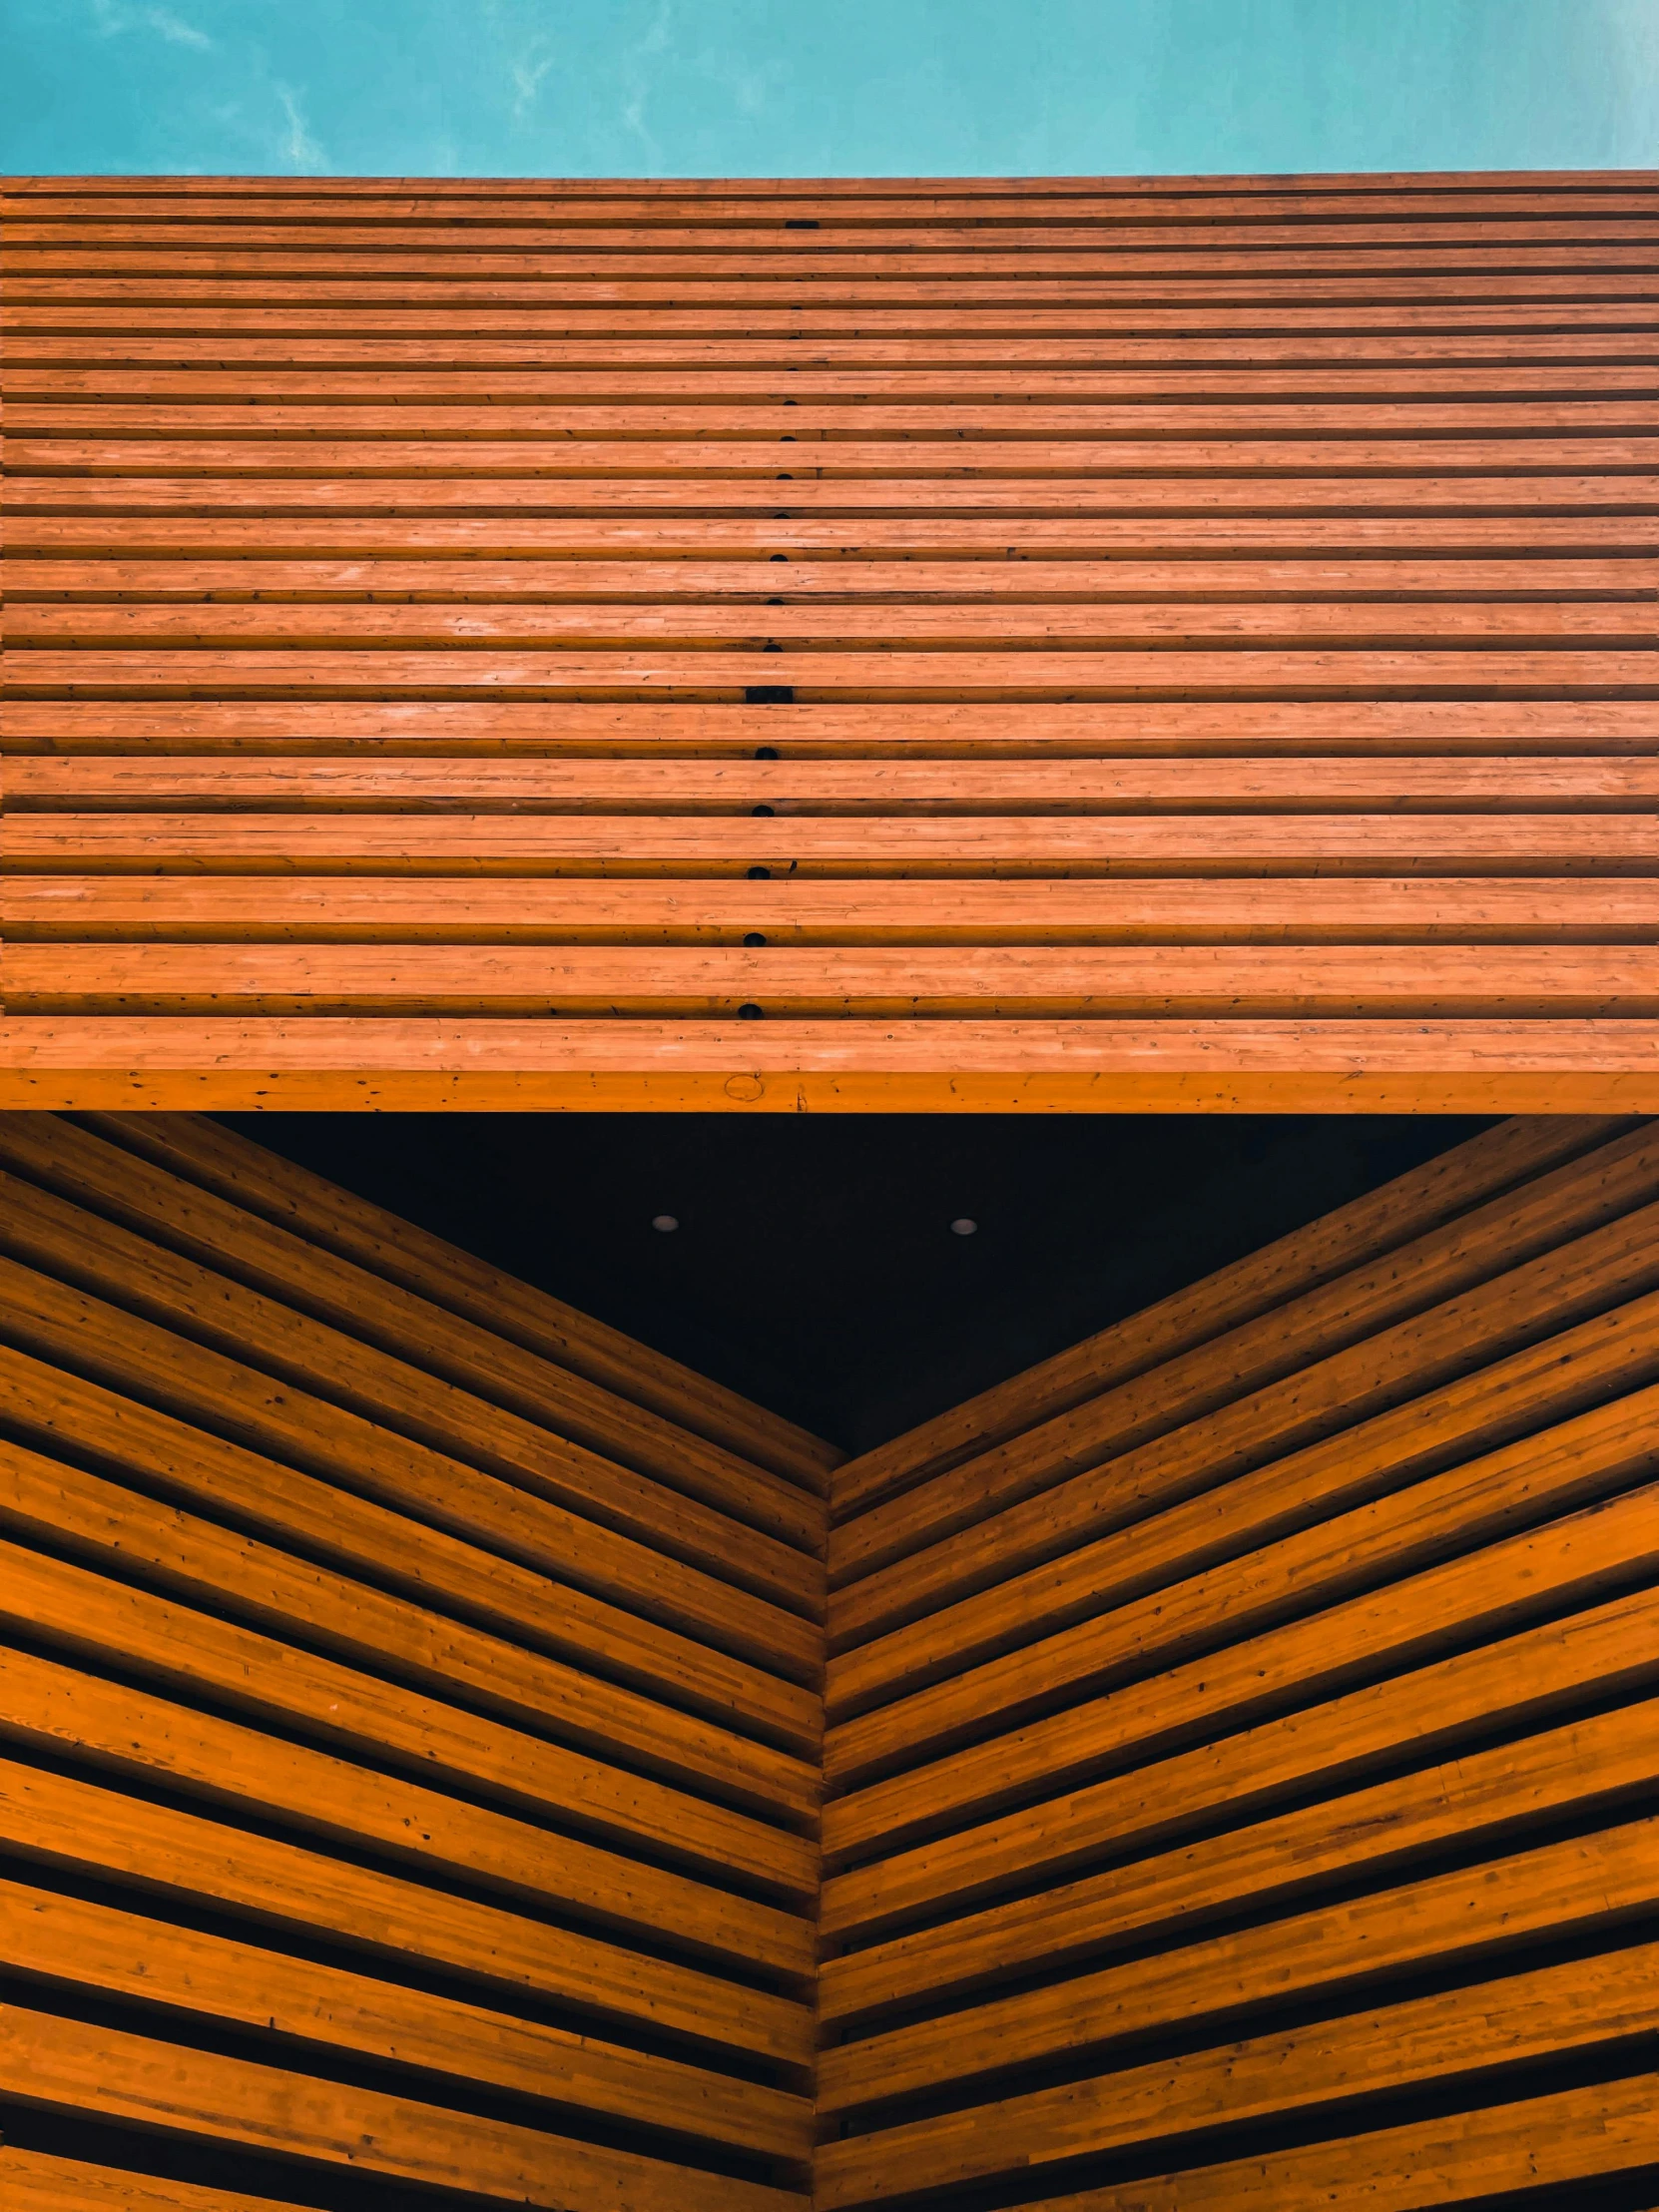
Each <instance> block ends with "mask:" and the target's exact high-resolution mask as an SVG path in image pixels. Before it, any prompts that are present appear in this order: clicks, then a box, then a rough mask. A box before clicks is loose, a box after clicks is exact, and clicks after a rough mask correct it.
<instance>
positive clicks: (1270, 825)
mask: <svg viewBox="0 0 1659 2212" xmlns="http://www.w3.org/2000/svg"><path fill="white" fill-rule="evenodd" d="M4 218H5V224H6V243H7V251H8V294H7V305H6V309H5V316H6V333H5V334H6V341H7V344H6V364H5V371H4V397H5V401H6V408H7V430H8V439H7V445H6V467H7V517H8V528H7V551H8V560H7V566H6V592H7V600H8V629H7V638H6V646H7V652H6V675H7V680H8V684H9V688H10V693H11V701H12V704H11V713H10V719H9V724H8V733H7V746H8V754H9V758H8V761H7V764H6V771H5V790H4V803H5V836H4V872H3V874H0V1106H13V1107H46V1108H54V1109H62V1108H73V1109H81V1110H118V1111H119V1110H122V1109H124V1108H142V1109H151V1110H154V1109H158V1108H159V1109H163V1110H176V1109H180V1108H186V1109H202V1108H207V1109H210V1110H211V1109H215V1108H224V1107H256V1106H262V1105H270V1106H276V1107H283V1106H286V1107H292V1108H298V1109H312V1108H324V1109H326V1108H359V1107H360V1108H389V1109H394V1110H396V1109H421V1110H430V1109H434V1108H444V1107H457V1108H460V1109H463V1110H466V1109H476V1110H531V1111H537V1110H549V1109H576V1110H610V1109H617V1108H650V1109H660V1110H670V1111H673V1110H694V1111H710V1110H714V1111H723V1112H729V1111H737V1112H757V1111H758V1112H769V1111H791V1112H794V1111H799V1110H801V1109H802V1108H804V1107H805V1108H813V1109H821V1110H827V1111H868V1110H898V1111H951V1110H967V1111H1009V1112H1011V1111H1026V1110H1039V1111H1086V1112H1112V1111H1188V1110H1203V1111H1215V1110H1246V1111H1279V1110H1282V1111H1290V1112H1298V1111H1318V1112H1329V1111H1400V1110H1406V1111H1428V1112H1436V1111H1438V1112H1448V1111H1452V1112H1497V1113H1502V1112H1524V1113H1539V1112H1546V1113H1547V1112H1559V1113H1566V1114H1575V1115H1581V1114H1589V1113H1620V1112H1653V1111H1656V1110H1659V981H1656V978H1655V976H1654V973H1653V970H1652V953H1651V949H1650V947H1651V942H1652V938H1653V935H1654V930H1655V927H1656V924H1659V911H1656V909H1655V906H1654V898H1655V896H1656V895H1659V842H1656V837H1655V810H1656V803H1659V787H1656V785H1655V780H1654V775H1653V770H1652V757H1653V747H1654V736H1655V727H1656V726H1655V720H1654V717H1655V714H1656V713H1659V560H1656V558H1655V553H1654V545H1655V524H1656V522H1659V384H1656V381H1655V374H1656V363H1659V325H1656V308H1659V184H1656V182H1655V179H1654V177H1653V176H1652V175H1649V174H1646V173H1640V172H1632V173H1627V174H1626V173H1621V174H1616V175H1614V174H1605V173H1596V172H1582V173H1566V174H1539V175H1535V176H1518V175H1517V176H1483V175H1468V176H1437V177H1420V178H1419V177H1410V178H1403V177H1389V176H1377V177H1366V178H1352V177H1329V178H1302V179H1297V180H1294V181H1289V182H1288V181H1286V180H1282V179H1262V178H1243V179H1240V178H1232V179H1209V180H1190V179H1188V180H1181V179H1172V180H1167V181H1163V182H1158V181H1152V182H1148V181H1146V180H1137V181H1133V182H1125V181H1115V180H1091V179H1071V180H1037V181H1025V182H1019V181H1012V182H1011V181H1006V180H1004V181H996V180H956V181H950V180H945V181H936V180H935V181H926V180H922V181H916V180H909V181H904V180H896V181H862V182H860V181H857V180H842V181H838V182H828V183H814V182H805V181H799V180H797V181H790V180H782V181H772V182H765V181H761V182H749V181H746V182H742V183H720V182H715V183H709V184H701V185H688V184H673V185H653V184H646V183H631V184H630V183H616V182H610V183H601V184H574V183H551V182H549V183H535V182H529V181H521V182H511V181H487V180H474V181H470V182H469V181H455V180H436V181H421V180H412V181H411V180H380V181H373V180H364V181H350V180H285V181H276V182H274V181H272V180H257V181H254V180H225V179H196V178H184V179H165V178H161V179H159V178H150V179H100V178H95V179H76V178H33V179H23V180H20V181H17V182H16V183H15V184H14V186H13V187H12V189H11V190H10V192H9V195H8V197H7V200H6V203H5V210H4ZM1389 948H1392V949H1391V950H1390V949H1389Z"/></svg>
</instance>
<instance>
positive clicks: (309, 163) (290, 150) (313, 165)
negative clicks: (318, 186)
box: [272, 84, 328, 170]
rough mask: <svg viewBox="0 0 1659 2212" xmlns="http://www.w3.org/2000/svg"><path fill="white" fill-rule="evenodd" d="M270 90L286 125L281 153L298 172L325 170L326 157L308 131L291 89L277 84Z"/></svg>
mask: <svg viewBox="0 0 1659 2212" xmlns="http://www.w3.org/2000/svg"><path fill="white" fill-rule="evenodd" d="M272 89H273V90H274V91H275V92H276V95H277V100H278V101H279V102H280V103H281V109H282V114H283V117H284V118H285V120H286V123H287V130H286V133H285V135H284V136H283V139H282V152H283V154H284V155H285V157H286V158H287V160H289V161H290V162H292V164H293V166H294V168H295V169H299V170H316V169H326V168H327V166H328V157H327V155H326V154H324V152H323V151H322V149H321V147H320V146H319V145H318V144H317V142H316V140H315V139H314V138H312V136H311V134H310V129H309V127H308V125H307V124H306V122H305V112H304V110H303V109H302V108H301V107H300V105H299V102H298V99H297V98H296V97H295V95H294V93H293V91H292V90H291V88H290V87H289V86H287V85H282V84H278V85H275V86H274V87H273V88H272Z"/></svg>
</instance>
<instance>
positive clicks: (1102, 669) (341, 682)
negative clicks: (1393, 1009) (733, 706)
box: [12, 646, 1659, 703]
mask: <svg viewBox="0 0 1659 2212" xmlns="http://www.w3.org/2000/svg"><path fill="white" fill-rule="evenodd" d="M12 658H13V661H14V663H15V674H14V676H13V678H12V681H13V683H14V684H15V685H16V687H17V688H18V689H19V690H20V691H21V692H22V694H23V696H24V697H25V698H51V697H53V696H55V695H58V694H69V695H72V696H79V697H83V698H87V697H92V698H96V697H98V696H100V695H106V694H107V695H108V696H109V697H111V698H116V699H119V698H143V697H146V696H148V697H154V698H162V699H165V698H168V697H178V698H189V697H191V696H192V695H193V694H200V693H202V692H218V693H220V694H222V695H224V696H225V697H228V698H234V697H237V696H238V695H249V696H252V697H254V698H273V699H279V698H284V697H294V698H303V697H305V696H307V695H313V696H314V695H321V696H324V697H329V696H335V695H337V696H339V697H341V698H347V699H348V698H352V697H356V698H372V697H376V696H381V695H389V696H397V695H399V694H404V693H407V694H412V695H413V696H415V697H417V698H418V697H430V698H436V699H445V698H451V697H453V698H456V699H465V698H466V697H468V695H469V694H477V695H481V696H486V697H487V696H489V695H491V694H494V695H496V696H500V697H506V698H527V699H546V700H559V699H562V698H565V697H567V696H568V697H569V698H571V699H573V700H584V699H590V700H607V699H616V700H627V699H631V698H635V697H638V698H641V699H649V698H652V697H667V698H678V699H686V700H708V701H710V702H717V701H720V700H724V699H735V698H740V697H742V696H744V695H745V694H746V693H748V692H750V691H753V690H757V689H758V690H760V691H761V692H763V694H764V693H765V692H767V691H768V690H776V689H777V688H778V687H780V686H782V687H785V688H787V689H791V690H793V691H794V693H795V694H796V695H797V696H798V697H805V698H806V699H808V700H809V701H810V700H813V699H816V698H825V699H833V698H835V697H836V696H838V695H839V696H847V697H850V698H867V699H887V700H891V701H893V702H895V703H904V702H907V701H909V700H911V699H915V700H919V701H927V700H935V701H941V702H944V701H951V700H957V699H959V700H962V701H964V702H972V701H974V700H976V699H985V698H991V697H997V696H1003V695H1006V696H1008V697H1011V698H1013V699H1016V700H1020V699H1024V700H1030V701H1033V702H1039V701H1042V700H1044V699H1045V698H1055V699H1057V700H1066V699H1091V698H1099V699H1101V700H1103V701H1108V700H1113V699H1133V698H1136V697H1139V696H1144V697H1147V698H1149V699H1175V698H1180V697H1182V696H1184V695H1185V694H1188V693H1196V694H1197V695H1199V696H1200V697H1204V696H1226V695H1228V694H1236V695H1242V696H1244V697H1247V698H1248V697H1252V696H1255V697H1265V698H1272V697H1275V696H1278V695H1284V696H1285V697H1287V698H1292V699H1295V698H1303V699H1319V698H1329V699H1345V698H1358V697H1363V696H1366V695H1367V694H1371V693H1380V694H1383V695H1384V696H1393V697H1396V698H1403V697H1410V696H1412V695H1413V694H1414V693H1416V692H1419V691H1426V692H1428V693H1429V694H1430V695H1431V696H1432V695H1434V694H1436V693H1443V694H1446V695H1448V696H1452V697H1455V696H1456V695H1457V694H1459V693H1463V694H1468V695H1471V696H1478V695H1483V696H1486V697H1491V696H1493V695H1498V696H1501V695H1502V694H1503V693H1505V692H1510V691H1514V692H1519V693H1521V694H1523V695H1524V694H1527V693H1530V694H1533V695H1541V696H1544V697H1548V696H1550V695H1551V694H1559V695H1561V696H1562V697H1563V698H1567V699H1570V698H1574V697H1584V698H1597V697H1607V698H1619V697H1636V698H1645V697H1648V696H1650V695H1653V696H1659V673H1656V672H1659V658H1656V657H1655V656H1654V655H1652V654H1651V653H1646V652H1639V651H1622V650H1619V649H1617V648H1615V647H1612V646H1609V647H1607V648H1606V649H1592V648H1587V647H1586V648H1580V649H1577V650H1572V649H1569V648H1566V647H1562V648H1560V649H1559V650H1540V651H1537V652H1519V651H1517V652H1506V651H1502V650H1499V649H1498V648H1495V647H1494V648H1493V649H1492V650H1491V651H1489V652H1488V651H1478V652H1472V653H1461V652H1457V651H1455V650H1453V649H1451V648H1447V649H1446V650H1445V651H1443V652H1438V651H1433V650H1428V649H1424V650H1422V651H1415V650H1411V649H1408V648H1404V647H1401V648H1398V649H1394V648H1390V647H1383V646H1378V647H1376V648H1367V649H1365V650H1360V649H1354V650H1345V649H1341V648H1337V649H1323V650H1322V649H1320V648H1317V647H1313V646H1310V647H1308V648H1307V649H1306V650H1301V651H1297V650H1287V651H1283V652H1277V651H1261V652H1257V651H1255V650H1249V649H1244V648H1241V649H1240V650H1239V651H1237V652H1234V653H1223V652H1205V651H1195V652H1191V653H1188V652H1185V651H1174V650H1172V651H1170V652H1167V653H1160V652H1149V653H1143V652H1139V651H1135V650H1132V649H1126V650H1125V651H1123V652H1121V653H1096V652H1093V651H1090V650H1082V651H1079V652H1076V653H1048V652H1044V651H1040V650H1033V651H1030V652H1016V653H1009V654H995V653H976V652H970V651H967V650H965V649H964V650H962V651H959V652H942V653H936V652H928V651H922V650H917V651H914V652H911V651H900V652H896V653H893V654H890V655H889V654H883V653H868V652H861V651H855V650H853V651H847V652H843V653H836V652H815V651H800V652H794V653H785V652H783V650H782V649H781V648H780V650H779V653H778V655H777V656H776V657H774V656H772V655H770V654H769V653H768V652H767V650H766V649H765V648H764V647H762V646H757V647H756V648H754V649H753V650H751V651H747V652H744V651H735V652H734V651H727V650H725V649H724V648H722V647H714V646H711V647H710V648H709V649H708V650H707V651H679V652H677V651H675V650H674V649H673V648H669V647H665V648H664V650H663V651H662V652H661V653H659V654H651V653H647V652H642V651H633V650H626V649H624V648H622V647H620V646H619V647H618V648H617V650H616V651H615V652H613V653H610V654H600V653H594V654H593V655H591V656H590V657H586V658H578V657H576V656H574V655H572V656H570V657H566V656H564V655H561V654H559V653H507V652H504V651H495V650H491V651H478V652H450V651H447V650H443V651H440V650H437V649H435V648H434V649H433V650H431V651H429V652H412V653H391V652H380V651H376V650H375V649H373V648H371V647H364V648H363V649H362V650H361V651H360V652H343V653H342V652H332V651H329V650H327V649H326V648H318V649H317V650H315V651H309V650H305V651H294V652H291V653H283V652H280V651H265V650H263V649H258V648H250V649H249V650H247V651H242V650H240V649H232V648H225V649H223V650H218V651H216V650H213V649H210V648H204V649H202V650H200V651H198V650H196V649H195V648H193V647H180V648H178V649H177V650H174V651H169V652H166V653H160V654H154V655H150V654H142V653H128V652H119V651H115V650H105V649H103V648H92V647H88V648H84V649H80V650H68V649H64V650H48V649H38V650H37V649H30V648H25V647H19V649H18V651H17V652H16V653H15V654H14V655H13V656H12Z"/></svg>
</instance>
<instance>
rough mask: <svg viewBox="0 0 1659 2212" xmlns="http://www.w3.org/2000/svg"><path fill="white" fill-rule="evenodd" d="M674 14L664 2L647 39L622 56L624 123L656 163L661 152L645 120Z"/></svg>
mask: <svg viewBox="0 0 1659 2212" xmlns="http://www.w3.org/2000/svg"><path fill="white" fill-rule="evenodd" d="M673 15H674V11H673V7H672V6H671V4H670V0H662V5H661V6H660V7H659V8H658V10H657V15H656V19H655V21H654V22H653V23H652V26H651V28H650V30H649V31H647V32H646V34H645V36H644V37H643V38H638V39H636V40H635V41H634V43H633V45H632V46H627V47H624V48H623V50H622V54H621V56H620V57H619V58H620V62H621V69H622V81H623V85H624V87H625V98H624V100H623V103H622V120H623V124H624V125H625V127H626V128H627V129H628V130H630V131H631V132H632V133H633V134H634V136H635V137H636V138H637V139H638V140H639V142H640V144H641V145H642V146H643V147H644V148H645V149H646V151H647V153H648V154H649V155H650V156H651V158H652V160H653V161H655V160H656V159H657V158H658V154H659V151H660V150H659V148H658V145H657V141H656V140H655V138H653V136H652V135H651V128H650V126H649V125H648V124H647V122H646V120H645V106H646V102H647V101H648V100H649V99H650V97H651V90H652V84H651V80H652V77H653V75H654V73H655V72H654V69H653V64H654V63H655V62H656V61H657V59H658V57H659V56H660V55H663V54H666V53H667V52H668V47H669V34H670V31H671V30H672V28H673Z"/></svg>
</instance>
